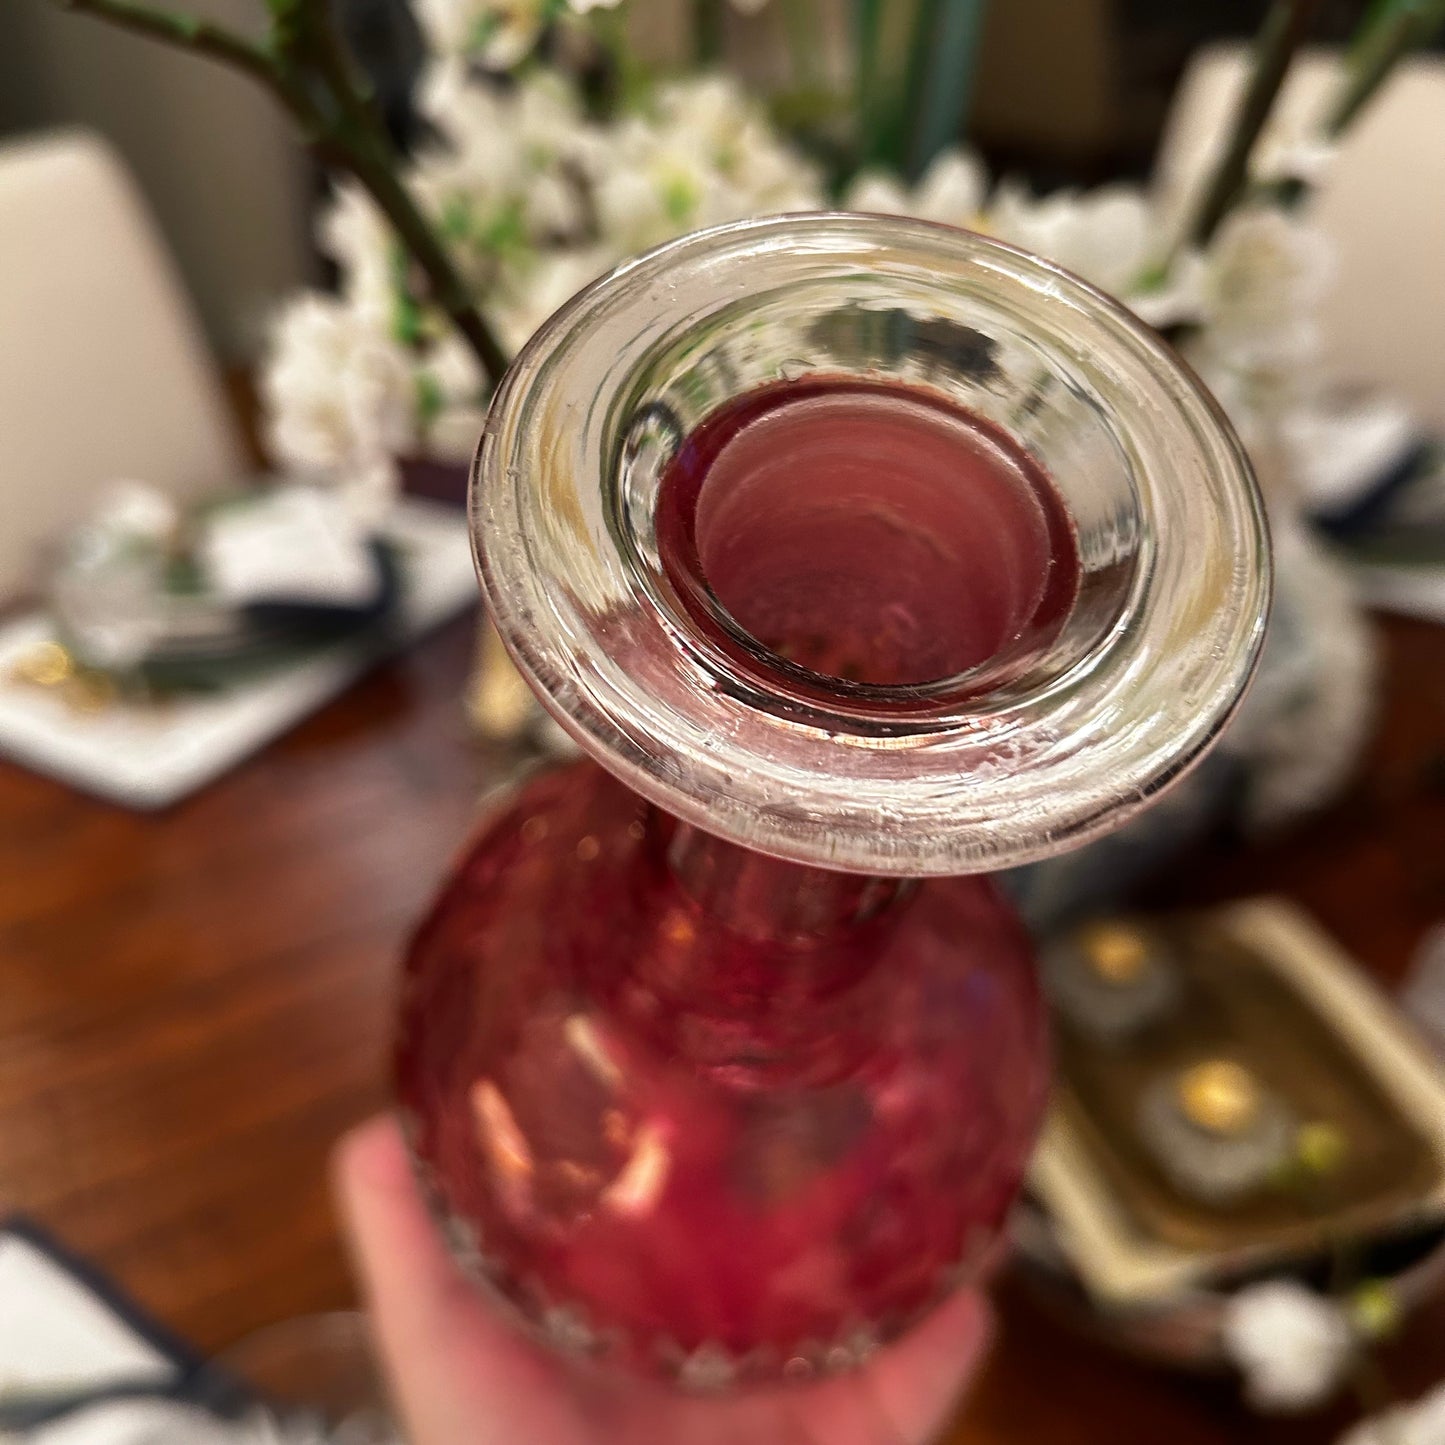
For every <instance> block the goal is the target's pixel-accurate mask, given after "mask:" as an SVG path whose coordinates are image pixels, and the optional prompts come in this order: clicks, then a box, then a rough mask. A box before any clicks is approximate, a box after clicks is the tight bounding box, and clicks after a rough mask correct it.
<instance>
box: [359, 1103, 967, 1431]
mask: <svg viewBox="0 0 1445 1445" xmlns="http://www.w3.org/2000/svg"><path fill="white" fill-rule="evenodd" d="M336 1175H337V1190H338V1194H339V1196H340V1201H341V1206H342V1212H343V1216H344V1219H345V1223H346V1228H347V1233H348V1235H349V1237H350V1241H351V1246H352V1250H353V1253H354V1256H355V1262H356V1266H357V1271H358V1273H359V1275H360V1283H361V1287H362V1290H363V1293H364V1294H365V1297H366V1300H367V1305H368V1309H369V1313H370V1317H371V1323H372V1331H373V1335H374V1337H375V1339H376V1343H377V1347H378V1350H379V1352H380V1355H381V1361H382V1365H383V1368H384V1369H385V1371H386V1374H387V1378H388V1380H389V1382H390V1384H391V1388H392V1396H393V1399H394V1400H395V1401H396V1404H397V1407H398V1409H399V1410H400V1412H401V1416H402V1418H403V1420H404V1422H405V1424H406V1427H407V1438H408V1440H409V1441H410V1442H411V1445H921V1442H923V1441H926V1440H929V1439H931V1438H932V1437H933V1435H934V1433H935V1432H936V1431H937V1430H938V1429H939V1428H940V1427H941V1426H942V1424H943V1423H944V1421H945V1420H946V1419H947V1417H948V1414H949V1411H950V1409H951V1407H952V1405H953V1404H954V1401H955V1399H956V1397H957V1396H958V1394H959V1393H960V1391H961V1390H962V1388H963V1385H964V1383H965V1382H966V1380H967V1379H968V1377H969V1376H970V1375H971V1374H972V1372H973V1370H974V1368H975V1366H976V1365H977V1362H978V1359H979V1356H980V1354H981V1353H982V1350H983V1346H984V1343H985V1341H986V1339H987V1336H988V1331H989V1320H988V1311H987V1306H986V1305H985V1304H984V1303H983V1302H982V1300H981V1298H980V1297H979V1296H978V1295H975V1294H960V1295H958V1296H956V1297H955V1298H953V1299H951V1300H949V1301H948V1302H947V1303H945V1304H944V1305H942V1306H940V1307H939V1308H938V1309H937V1310H935V1311H934V1312H933V1313H932V1314H931V1315H930V1316H929V1317H928V1319H927V1320H925V1321H924V1322H923V1323H922V1324H921V1325H920V1326H919V1327H918V1328H917V1329H915V1330H913V1331H912V1332H911V1333H910V1334H909V1335H908V1336H907V1337H906V1338H904V1339H903V1340H901V1341H900V1342H899V1343H898V1344H896V1345H892V1346H890V1347H888V1348H887V1349H883V1350H880V1351H879V1352H878V1354H877V1355H876V1356H875V1357H874V1358H873V1359H872V1360H870V1362H869V1363H868V1364H867V1366H865V1367H864V1368H863V1369H862V1370H860V1371H858V1372H856V1373H855V1374H852V1375H846V1376H841V1377H839V1378H837V1379H833V1380H828V1381H825V1382H824V1383H822V1384H818V1385H808V1386H791V1387H779V1388H777V1389H773V1390H766V1391H754V1392H751V1393H748V1394H742V1395H738V1396H723V1397H710V1398H700V1397H697V1396H688V1395H683V1394H679V1393H676V1392H673V1391H669V1390H666V1389H664V1388H663V1387H661V1386H655V1385H648V1384H645V1383H641V1382H638V1381H634V1380H628V1379H623V1378H613V1377H610V1376H608V1375H606V1374H605V1373H603V1372H602V1371H590V1370H582V1369H579V1368H577V1367H575V1366H573V1365H571V1364H569V1363H568V1362H567V1361H566V1360H564V1359H562V1358H561V1357H560V1356H554V1355H552V1354H550V1353H548V1352H546V1351H545V1350H543V1349H541V1348H540V1347H539V1346H537V1345H534V1344H533V1343H531V1342H530V1341H529V1340H527V1339H525V1338H523V1337H522V1336H521V1335H520V1334H518V1333H516V1332H515V1331H513V1330H512V1329H511V1328H510V1327H509V1326H508V1325H507V1323H506V1322H505V1321H504V1320H502V1319H501V1318H499V1317H498V1316H497V1315H496V1314H495V1313H494V1312H493V1311H492V1310H491V1309H490V1308H489V1307H488V1305H487V1303H486V1301H485V1299H484V1297H483V1295H482V1294H481V1293H480V1292H479V1291H478V1290H477V1288H476V1287H475V1286H474V1285H473V1284H472V1283H471V1282H470V1281H469V1280H467V1279H466V1278H464V1277H463V1275H462V1274H461V1273H460V1272H459V1271H458V1269H457V1267H456V1265H455V1264H454V1263H453V1261H452V1259H451V1257H450V1256H449V1255H448V1254H447V1252H446V1250H445V1248H444V1246H443V1244H442V1241H441V1238H440V1235H439V1234H438V1232H437V1229H436V1226H435V1225H434V1223H433V1222H432V1220H431V1218H430V1216H429V1215H428V1214H427V1212H426V1208H425V1205H424V1204H423V1202H422V1200H421V1197H420V1194H419V1193H418V1191H417V1187H416V1183H415V1181H414V1180H413V1177H412V1172H411V1166H410V1163H409V1161H408V1160H407V1157H406V1151H405V1148H404V1146H403V1144H402V1140H401V1135H400V1131H399V1130H398V1129H397V1126H396V1124H395V1122H394V1121H393V1120H391V1119H389V1118H382V1119H375V1120H372V1121H371V1122H370V1123H369V1124H365V1125H363V1126H362V1127H361V1128H359V1129H357V1130H356V1131H355V1132H354V1133H352V1134H350V1135H348V1136H347V1137H346V1139H344V1140H343V1141H342V1143H341V1145H340V1146H339V1148H338V1150H337V1156H336Z"/></svg>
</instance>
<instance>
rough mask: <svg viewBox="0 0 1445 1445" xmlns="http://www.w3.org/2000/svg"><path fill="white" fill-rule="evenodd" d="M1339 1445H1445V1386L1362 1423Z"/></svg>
mask: <svg viewBox="0 0 1445 1445" xmlns="http://www.w3.org/2000/svg"><path fill="white" fill-rule="evenodd" d="M1339 1445H1445V1385H1436V1386H1435V1388H1434V1389H1433V1390H1431V1391H1430V1392H1429V1393H1428V1394H1425V1395H1422V1396H1421V1397H1420V1398H1419V1399H1418V1400H1415V1401H1413V1402H1412V1403H1411V1404H1408V1405H1397V1406H1396V1407H1395V1408H1394V1409H1393V1410H1387V1411H1386V1412H1385V1413H1384V1414H1383V1415H1380V1416H1378V1417H1376V1418H1375V1419H1373V1420H1362V1421H1361V1422H1360V1423H1359V1424H1358V1425H1356V1426H1354V1428H1353V1429H1350V1430H1348V1431H1346V1432H1345V1434H1343V1435H1342V1436H1341V1437H1340V1440H1339Z"/></svg>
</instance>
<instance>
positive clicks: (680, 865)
mask: <svg viewBox="0 0 1445 1445" xmlns="http://www.w3.org/2000/svg"><path fill="white" fill-rule="evenodd" d="M656 818H657V826H658V827H659V829H660V831H661V835H662V843H663V848H664V856H665V858H666V860H667V867H668V870H669V872H670V873H671V875H672V877H673V878H674V879H675V880H676V882H677V884H678V885H679V886H680V887H681V889H682V890H683V892H684V893H685V894H686V895H687V896H688V897H689V898H690V899H691V900H692V901H693V903H695V904H696V905H697V906H698V907H699V908H700V909H701V910H702V911H703V912H704V913H705V914H707V915H708V916H709V917H710V918H712V919H713V920H715V921H716V922H717V923H718V924H719V925H721V926H722V927H724V928H726V929H728V931H729V932H731V933H734V934H737V935H740V936H742V937H744V938H748V939H751V940H754V941H757V942H776V943H779V944H784V945H806V944H808V943H811V942H817V943H825V942H831V941H835V940H837V939H838V938H839V937H840V936H842V935H845V934H847V933H848V932H849V931H850V930H852V929H853V928H855V927H857V926H858V925H861V924H863V923H866V922H867V921H869V920H871V919H874V918H876V917H877V916H878V915H879V914H880V913H881V912H882V911H883V910H884V909H886V908H888V907H890V906H891V905H892V904H893V903H895V902H896V901H897V900H898V899H899V898H900V897H901V896H902V895H903V893H904V892H905V891H906V890H907V889H908V887H909V881H908V880H907V879H901V878H875V877H870V876H868V875H866V874H858V873H838V872H834V871H833V870H831V869H827V868H813V867H810V866H808V865H807V864H802V863H789V862H784V861H783V860H782V859H779V858H773V857H769V856H768V855H767V854H765V853H758V852H754V851H753V850H752V849H749V848H744V847H741V846H740V845H739V844H736V843H729V842H727V841H725V840H724V839H722V838H718V837H715V836H714V835H713V834H711V833H707V832H705V831H704V830H703V829H701V828H696V827H694V826H693V825H692V824H690V823H683V822H679V821H678V820H677V819H674V818H671V817H668V816H667V815H665V814H661V813H659V814H657V815H656Z"/></svg>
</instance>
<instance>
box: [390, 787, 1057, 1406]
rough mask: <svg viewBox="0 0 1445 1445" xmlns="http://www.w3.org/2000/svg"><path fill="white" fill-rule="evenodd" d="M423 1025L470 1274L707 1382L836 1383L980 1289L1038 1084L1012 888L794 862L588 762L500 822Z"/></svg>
mask: <svg viewBox="0 0 1445 1445" xmlns="http://www.w3.org/2000/svg"><path fill="white" fill-rule="evenodd" d="M724 871H725V872H726V874H727V876H726V878H725V879H724V878H720V876H719V874H720V873H721V872H724ZM780 874H781V876H779V875H780ZM778 890H787V893H788V895H789V903H790V909H789V913H790V916H789V918H788V920H787V922H785V923H782V924H781V925H780V922H779V917H780V910H779V907H778V901H779V900H778ZM401 1040H402V1042H401V1046H400V1051H399V1079H400V1091H401V1103H402V1105H403V1107H404V1108H405V1109H406V1110H407V1111H408V1113H409V1115H410V1117H411V1118H412V1119H413V1120H414V1121H415V1123H414V1135H413V1137H414V1144H415V1147H416V1149H417V1152H418V1154H419V1156H420V1157H421V1158H423V1159H424V1160H426V1161H427V1174H428V1179H429V1182H430V1185H431V1188H432V1191H433V1195H434V1197H435V1198H437V1199H444V1200H445V1201H447V1203H446V1210H447V1213H448V1215H449V1217H450V1219H451V1235H452V1238H453V1240H454V1241H455V1242H457V1243H458V1244H459V1245H460V1246H461V1247H462V1249H463V1250H464V1252H465V1253H466V1254H467V1255H468V1256H469V1257H470V1258H471V1261H472V1263H473V1265H474V1267H475V1268H477V1269H478V1270H479V1271H480V1272H481V1274H482V1275H483V1276H484V1277H485V1278H486V1279H487V1280H488V1281H489V1282H490V1283H491V1284H492V1285H493V1286H494V1287H495V1288H497V1289H498V1290H499V1291H500V1292H501V1293H503V1294H504V1295H505V1296H507V1297H508V1298H509V1299H510V1300H512V1301H513V1302H514V1303H515V1304H517V1305H518V1306H519V1307H520V1308H521V1309H522V1311H523V1313H524V1314H525V1315H526V1316H527V1317H529V1318H531V1319H533V1320H536V1321H538V1322H539V1323H540V1324H541V1326H542V1328H543V1329H544V1330H545V1331H546V1332H547V1333H548V1334H549V1336H550V1337H551V1338H552V1339H553V1340H554V1341H555V1342H557V1343H559V1344H562V1345H563V1346H567V1347H572V1348H576V1349H586V1350H589V1351H595V1350H600V1349H605V1350H606V1352H607V1354H608V1356H609V1357H610V1358H611V1359H613V1360H614V1361H616V1362H618V1363H622V1364H625V1365H627V1366H630V1367H632V1368H635V1369H638V1370H641V1371H644V1372H649V1373H661V1374H664V1375H668V1376H676V1377H678V1378H680V1379H682V1380H683V1381H684V1382H685V1383H693V1384H700V1385H701V1384H722V1383H731V1382H733V1381H734V1380H739V1379H750V1378H765V1377H768V1376H771V1375H774V1374H777V1373H778V1372H780V1371H787V1372H789V1373H791V1374H794V1375H798V1374H810V1373H813V1372H815V1371H821V1370H824V1369H830V1368H837V1367H838V1366H839V1365H840V1364H842V1363H845V1362H848V1361H850V1360H851V1359H853V1358H856V1357H857V1356H858V1355H859V1354H860V1353H863V1352H866V1351H867V1350H868V1349H871V1348H872V1346H873V1345H875V1344H876V1343H877V1342H878V1340H879V1339H880V1338H887V1337H891V1336H892V1335H894V1334H896V1333H897V1332H898V1330H899V1329H901V1328H903V1327H904V1326H906V1325H907V1324H908V1323H909V1322H910V1321H911V1320H912V1319H914V1318H916V1317H917V1316H918V1315H919V1314H920V1313H921V1312H922V1311H923V1310H924V1309H926V1308H927V1306H928V1305H930V1304H932V1303H933V1302H935V1301H936V1300H937V1299H938V1298H939V1297H940V1296H941V1295H942V1294H943V1293H944V1292H946V1291H947V1290H948V1289H950V1288H951V1287H953V1286H954V1285H955V1284H956V1283H958V1282H959V1281H960V1280H963V1279H969V1278H973V1277H974V1276H975V1275H976V1274H977V1273H978V1272H979V1270H980V1269H981V1268H982V1266H983V1265H984V1263H985V1261H986V1260H987V1258H988V1256H989V1253H990V1251H991V1249H992V1247H993V1245H994V1243H995V1241H996V1240H997V1238H998V1233H999V1230H1000V1228H1001V1226H1002V1223H1003V1220H1004V1217H1005V1215H1006V1212H1007V1210H1008V1207H1009V1205H1010V1203H1011V1202H1012V1200H1013V1198H1014V1195H1015V1193H1016V1191H1017V1188H1018V1184H1019V1180H1020V1178H1021V1175H1022V1171H1023V1168H1024V1165H1025V1162H1026V1160H1027V1157H1028V1152H1029V1148H1030V1146H1031V1143H1032V1140H1033V1136H1034V1132H1035V1129H1036V1127H1037V1124H1038V1120H1039V1114H1040V1110H1041V1108H1042V1104H1043V1099H1044V1093H1045V1082H1046V1063H1045V1058H1046V1055H1045V1051H1044V1048H1043V1038H1042V1013H1041V1009H1040V1006H1039V1000H1038V996H1037V993H1036V990H1035V985H1034V976H1033V969H1032V966H1031V962H1030V952H1029V948H1028V945H1027V942H1026V939H1025V938H1024V935H1023V933H1022V931H1021V929H1020V928H1019V926H1018V924H1017V923H1016V922H1015V920H1014V918H1013V916H1012V915H1011V913H1010V912H1009V911H1008V909H1007V908H1005V907H1004V906H1003V904H1002V903H1001V901H1000V900H999V897H998V895H997V894H996V892H995V890H994V888H993V886H992V885H991V884H990V883H989V882H988V881H986V880H984V879H980V878H954V879H934V880H929V881H926V882H922V883H918V884H899V883H896V882H892V881H888V880H872V881H870V880H864V879H853V878H845V877H844V875H839V874H822V873H818V872H815V871H810V870H807V869H804V868H800V867H796V866H790V865H786V864H783V865H775V864H773V863H772V860H768V859H763V858H754V857H749V856H746V855H744V853H743V850H741V849H736V848H735V847H732V846H731V845H728V844H724V843H720V842H718V841H717V840H713V839H710V838H698V837H693V836H691V835H690V834H689V831H688V830H687V829H686V828H685V827H684V826H683V825H678V824H676V823H674V822H673V821H672V820H671V819H669V818H667V817H666V816H665V815H662V814H660V813H659V812H658V811H657V810H656V809H655V808H653V807H652V806H651V805H649V804H646V803H644V802H642V801H641V800H640V799H638V798H637V797H636V796H635V795H633V794H631V793H629V792H628V791H627V790H626V789H625V788H623V787H622V786H621V785H620V784H619V783H617V782H616V781H615V780H613V779H612V778H610V777H609V776H608V775H607V774H605V773H604V772H602V771H601V770H600V769H599V768H597V767H596V766H595V765H593V764H591V763H578V764H574V765H572V767H570V768H567V769H564V770H560V771H557V772H553V773H548V774H546V775H544V776H542V777H540V778H537V779H535V780H533V781H532V782H531V783H529V784H528V785H526V786H525V787H524V788H523V789H522V790H521V791H520V793H519V794H518V795H517V797H516V798H515V799H514V800H513V801H512V802H511V803H510V805H509V806H508V807H507V808H506V809H505V810H504V811H503V812H502V813H501V815H500V816H498V817H497V818H496V819H495V820H494V821H493V822H491V823H490V825H489V826H488V827H487V828H486V829H485V830H484V831H483V832H482V834H481V835H480V837H479V839H478V841H477V842H476V844H475V845H474V847H473V848H472V850H471V852H470V853H469V855H468V856H467V858H466V859H465V861H464V862H463V864H462V866H461V868H460V869H459V871H458V873H457V875H456V877H455V878H454V880H453V881H452V883H451V885H450V887H449V888H448V890H447V892H446V894H445V895H444V896H443V897H442V899H441V900H440V902H439V904H438V906H437V909H436V910H435V912H434V914H433V916H432V918H431V920H430V921H429V922H428V923H427V924H426V926H425V927H424V929H423V930H422V932H421V934H420V935H419V937H418V939H417V942H416V944H415V946H414V948H413V951H412V955H411V961H410V965H409V971H408V975H407V981H406V989H405V998H404V1003H403V1008H402V1028H401Z"/></svg>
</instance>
